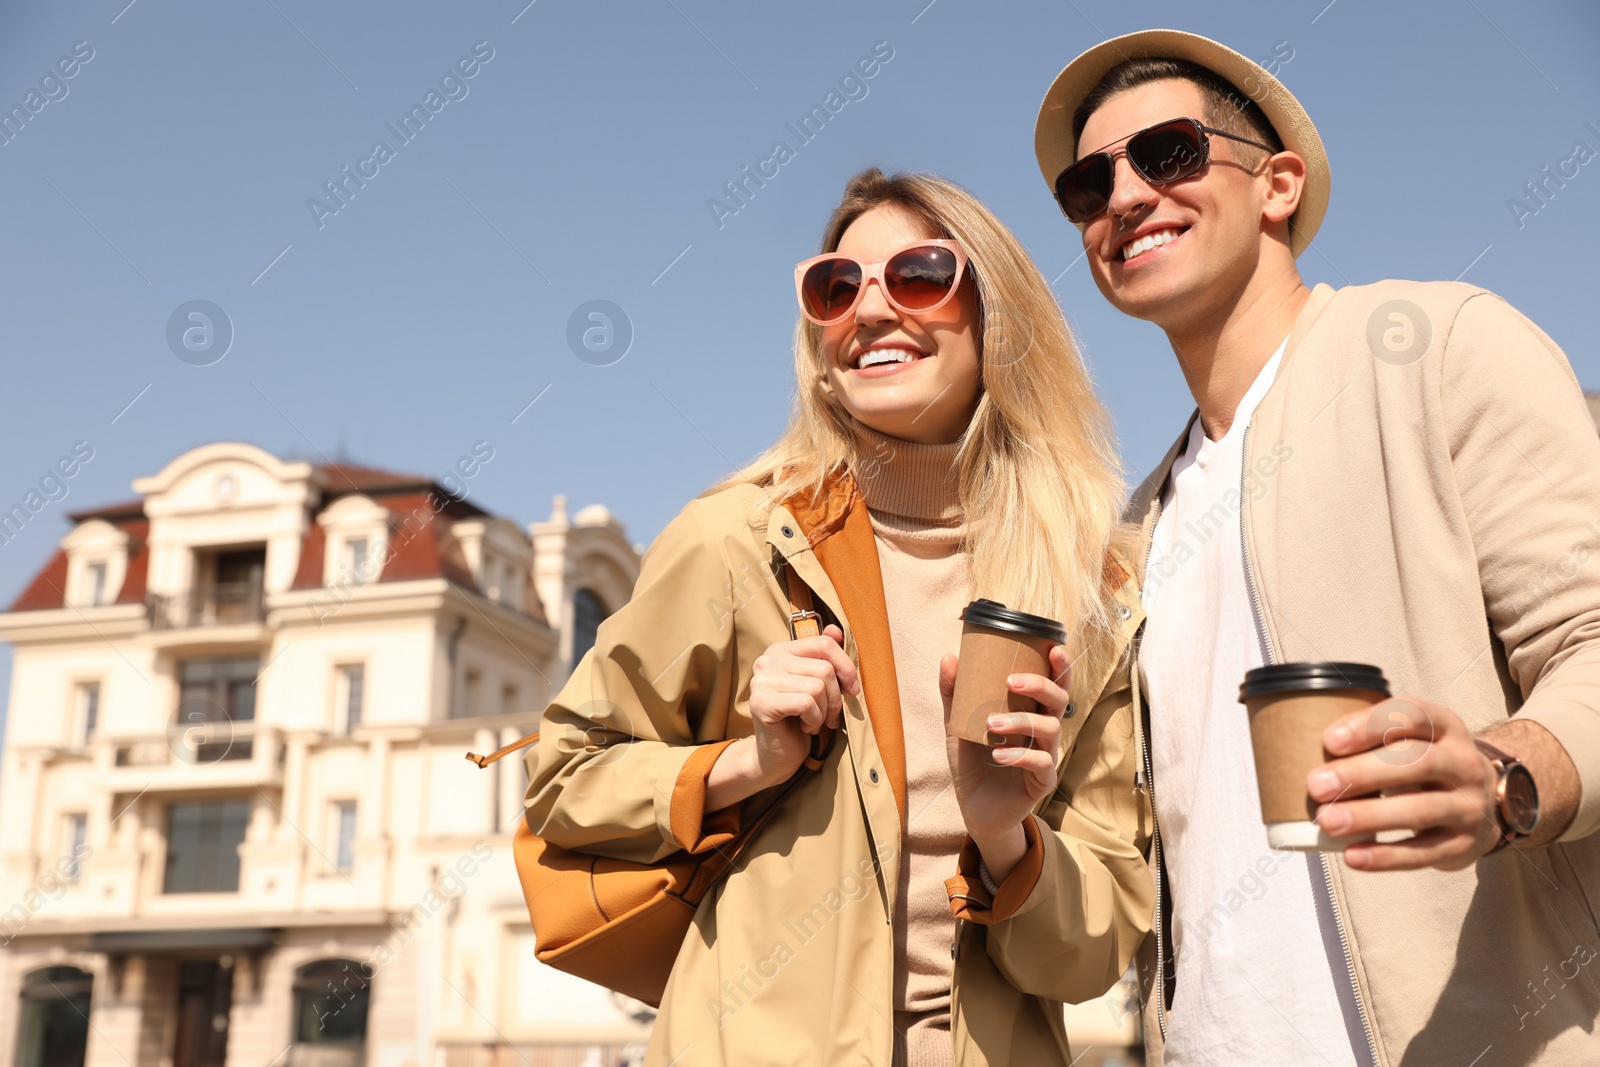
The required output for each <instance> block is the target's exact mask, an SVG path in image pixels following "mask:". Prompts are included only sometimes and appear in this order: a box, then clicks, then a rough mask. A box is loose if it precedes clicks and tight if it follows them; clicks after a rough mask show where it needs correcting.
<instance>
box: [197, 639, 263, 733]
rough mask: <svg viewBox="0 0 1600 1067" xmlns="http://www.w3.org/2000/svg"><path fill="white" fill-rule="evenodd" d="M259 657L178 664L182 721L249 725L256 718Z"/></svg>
mask: <svg viewBox="0 0 1600 1067" xmlns="http://www.w3.org/2000/svg"><path fill="white" fill-rule="evenodd" d="M260 671H261V659H260V657H258V656H227V657H222V658H219V659H191V660H186V661H184V662H183V663H181V664H179V665H178V721H179V722H180V723H184V724H188V723H197V722H222V721H230V722H249V721H250V720H252V719H254V718H255V717H256V675H257V674H259V673H260Z"/></svg>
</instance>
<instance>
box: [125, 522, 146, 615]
mask: <svg viewBox="0 0 1600 1067" xmlns="http://www.w3.org/2000/svg"><path fill="white" fill-rule="evenodd" d="M118 528H119V529H121V530H122V531H123V532H125V533H126V534H127V535H128V570H127V573H126V574H125V575H124V577H123V579H122V591H121V592H120V593H118V594H117V603H118V604H142V603H144V593H145V581H146V579H147V578H148V577H149V574H150V547H149V545H148V544H147V543H146V541H147V539H148V538H149V536H150V521H149V520H148V519H140V520H139V521H137V522H127V523H119V524H118Z"/></svg>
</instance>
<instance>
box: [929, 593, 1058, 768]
mask: <svg viewBox="0 0 1600 1067" xmlns="http://www.w3.org/2000/svg"><path fill="white" fill-rule="evenodd" d="M961 621H962V623H963V624H964V625H963V626H962V627H961V653H960V656H961V666H960V667H959V669H958V670H957V671H956V691H955V695H954V696H953V697H952V698H951V701H950V732H951V733H953V734H955V735H956V736H957V737H964V738H966V739H967V740H968V741H976V742H977V743H979V744H982V745H996V744H999V743H1000V740H1001V739H1000V738H999V737H998V736H996V737H994V738H992V739H991V737H990V734H989V726H988V722H989V716H990V715H995V714H1004V713H1006V712H1034V711H1038V710H1039V705H1038V702H1037V701H1035V700H1033V699H1032V698H1030V697H1025V696H1023V695H1021V694H1020V693H1013V692H1011V690H1010V689H1009V688H1007V686H1006V677H1007V676H1008V675H1012V674H1042V675H1044V676H1045V677H1047V678H1048V677H1049V676H1050V649H1051V647H1052V646H1055V645H1059V644H1062V643H1064V642H1065V641H1066V639H1067V632H1066V630H1065V629H1064V628H1063V627H1062V625H1061V624H1060V623H1059V622H1057V621H1055V620H1054V619H1047V618H1045V617H1044V616H1042V615H1029V614H1028V613H1027V612H1025V611H1013V610H1011V609H1010V608H1008V607H1006V606H1005V605H1004V604H1000V603H997V602H995V601H993V600H983V599H979V600H974V601H973V602H972V603H970V604H968V605H967V606H966V608H965V609H964V610H963V611H962V612H961Z"/></svg>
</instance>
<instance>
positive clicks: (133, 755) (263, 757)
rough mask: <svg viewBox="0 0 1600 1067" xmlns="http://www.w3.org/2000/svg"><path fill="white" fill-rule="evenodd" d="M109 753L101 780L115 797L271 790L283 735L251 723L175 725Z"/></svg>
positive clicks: (279, 775)
mask: <svg viewBox="0 0 1600 1067" xmlns="http://www.w3.org/2000/svg"><path fill="white" fill-rule="evenodd" d="M109 747H110V749H111V752H110V759H109V761H108V762H109V764H110V766H108V767H105V771H106V780H107V782H108V783H109V784H110V785H111V787H112V788H113V789H114V790H117V791H128V792H138V791H140V790H143V789H147V788H153V789H156V790H157V791H163V790H165V791H183V790H189V789H217V788H227V787H252V786H276V785H281V784H282V782H283V755H284V750H283V735H282V734H281V733H280V732H279V731H278V730H277V729H275V728H273V727H270V726H263V725H260V724H258V723H255V722H230V721H227V720H223V721H219V722H205V723H191V724H180V725H175V726H173V727H172V728H171V729H170V730H168V731H167V732H166V733H164V734H146V735H144V736H137V737H119V738H117V739H115V741H114V743H113V744H112V745H111V746H109ZM102 766H104V765H102Z"/></svg>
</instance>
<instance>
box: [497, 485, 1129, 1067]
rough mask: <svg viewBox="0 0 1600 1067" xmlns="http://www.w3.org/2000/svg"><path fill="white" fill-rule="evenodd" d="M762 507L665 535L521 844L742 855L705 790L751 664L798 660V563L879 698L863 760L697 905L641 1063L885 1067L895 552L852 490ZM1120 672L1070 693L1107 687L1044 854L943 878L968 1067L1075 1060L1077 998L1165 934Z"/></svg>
mask: <svg viewBox="0 0 1600 1067" xmlns="http://www.w3.org/2000/svg"><path fill="white" fill-rule="evenodd" d="M763 500H764V496H763V493H762V491H761V490H760V489H758V488H756V487H755V486H741V487H735V488H732V489H728V490H724V491H722V492H719V493H715V494H711V495H708V496H705V497H702V498H700V499H698V500H695V501H693V502H692V503H690V504H689V506H688V507H687V508H685V509H684V511H683V512H682V513H681V514H680V515H679V516H678V517H677V518H676V519H674V520H673V521H672V523H671V524H670V525H669V526H668V527H667V528H666V529H665V530H664V531H663V532H662V534H661V536H660V537H659V538H657V540H656V542H655V544H654V545H653V546H652V547H651V549H650V551H649V553H648V554H647V555H646V556H645V560H644V568H643V571H642V573H641V574H640V577H639V582H638V585H637V587H636V590H635V592H634V596H633V599H632V600H631V601H630V602H629V603H628V604H627V605H626V606H625V607H623V608H622V609H621V610H620V611H618V612H617V613H616V614H615V615H613V616H611V617H610V618H609V619H607V620H606V621H605V622H604V623H603V624H602V625H601V627H600V630H599V636H598V638H597V640H596V643H595V647H594V649H593V650H592V651H591V652H590V653H589V654H588V655H587V656H585V657H584V659H583V661H582V662H581V663H580V664H579V666H578V668H577V670H576V671H575V672H574V673H573V676H572V678H571V680H570V681H569V682H568V683H567V685H566V686H565V688H563V690H562V691H561V693H560V695H559V696H558V697H557V699H556V701H555V702H554V703H553V704H551V705H550V707H549V708H548V709H547V710H546V711H545V713H544V719H543V722H542V724H541V727H542V730H543V737H544V740H543V742H542V743H541V744H539V745H537V746H535V749H534V750H533V753H532V755H531V756H530V757H529V763H528V769H529V776H530V785H529V788H528V801H527V820H528V825H529V827H530V828H531V829H532V830H533V831H534V832H535V833H538V834H542V835H544V836H545V837H546V838H548V839H549V840H550V841H552V842H554V843H555V844H557V845H560V846H562V847H565V848H569V849H579V850H583V851H586V852H591V853H598V854H601V855H607V856H614V857H619V858H624V859H630V860H636V861H650V860H654V859H657V858H660V857H663V856H666V855H668V854H670V853H672V852H673V851H674V850H677V849H680V848H689V849H695V850H702V849H705V848H709V847H715V846H716V845H717V844H719V843H721V842H724V841H726V840H728V837H729V835H730V834H731V833H733V832H734V831H735V830H736V829H737V819H738V817H739V815H740V809H739V808H730V809H727V810H725V811H723V812H719V813H714V814H712V815H710V816H707V815H706V813H705V812H704V803H705V779H706V774H707V772H708V771H709V770H710V767H711V764H712V763H713V762H714V761H715V759H716V757H717V755H719V754H720V753H721V751H722V749H723V748H724V747H726V744H727V743H731V741H730V740H729V739H736V738H739V737H743V736H747V735H749V734H750V733H751V722H750V714H749V683H750V677H751V664H752V661H753V660H754V659H755V658H756V657H757V656H758V655H760V654H761V653H762V652H763V651H764V650H765V649H766V648H767V647H768V646H770V645H772V644H774V643H777V642H781V641H787V640H789V634H788V628H787V612H788V607H787V599H786V597H785V594H784V590H783V588H782V587H781V586H780V585H779V583H778V580H777V578H775V576H774V573H773V571H774V561H775V560H787V561H788V563H789V565H790V566H792V567H794V568H795V572H796V573H797V574H798V575H799V577H800V578H801V579H802V580H803V581H804V582H805V584H806V585H807V586H809V587H810V589H811V590H812V592H813V595H814V597H815V598H816V602H817V604H818V606H819V610H821V611H823V612H824V614H825V615H830V616H832V617H833V618H834V619H836V620H837V621H838V622H839V623H840V625H841V626H842V628H843V630H844V636H845V650H846V652H847V653H848V654H849V655H850V656H851V657H852V659H854V660H855V662H856V663H857V664H858V665H859V667H860V669H861V676H862V685H863V690H864V692H863V697H862V698H861V699H856V698H852V697H849V696H846V697H845V716H844V738H843V740H844V741H845V742H846V743H845V744H838V743H835V744H834V745H833V747H832V750H831V752H830V754H829V757H828V759H827V761H826V762H825V764H824V766H823V768H822V770H821V771H820V772H818V773H817V774H816V775H814V776H813V777H811V778H810V779H809V780H807V781H806V782H805V783H804V784H803V785H802V786H801V787H800V788H799V789H798V790H797V791H796V792H795V794H794V795H792V796H791V797H790V798H789V799H788V800H787V801H786V802H785V804H784V805H783V807H782V808H781V809H780V810H779V811H778V813H777V814H776V815H775V816H774V817H773V820H772V822H771V823H770V824H769V825H768V826H767V827H766V828H764V829H763V830H762V832H761V835H760V836H759V837H758V838H757V839H756V841H755V842H754V843H753V845H752V846H751V848H750V850H749V852H747V856H748V861H747V862H746V863H745V864H744V866H743V868H742V869H741V870H736V871H734V872H733V873H731V874H730V875H729V876H728V877H727V878H726V879H725V880H724V881H723V882H722V883H720V884H719V885H718V886H717V888H716V889H715V890H714V891H713V892H712V893H711V894H710V895H708V896H707V898H706V900H705V901H704V902H703V903H702V905H701V907H700V910H699V912H698V914H697V915H696V917H695V922H694V925H693V926H692V927H691V928H690V932H689V935H688V937H687V939H686V940H685V941H684V944H683V947H682V949H681V951H680V952H679V954H678V959H677V963H676V965H675V967H674V969H673V972H672V975H671V978H670V979H669V981H668V985H667V990H666V994H665V997H664V998H663V1000H662V1004H661V1012H660V1015H659V1017H658V1018H657V1020H656V1023H655V1028H654V1030H653V1032H652V1034H651V1040H650V1048H649V1053H648V1056H647V1058H646V1062H647V1063H649V1064H652V1065H657V1067H660V1065H665V1064H668V1063H674V1064H680V1065H685V1067H686V1065H689V1064H695V1065H700V1064H728V1065H737V1067H746V1065H750V1064H765V1063H793V1064H829V1065H832V1064H868V1065H881V1067H888V1065H889V1064H890V1062H891V1054H892V1044H893V1033H892V1030H891V1022H890V1020H891V1017H892V1011H893V1001H892V996H893V979H894V975H893V967H894V932H893V925H892V923H893V917H894V899H893V895H894V893H895V891H896V887H897V884H898V881H897V871H898V867H897V865H898V864H899V862H900V842H901V832H902V827H903V826H904V822H905V752H904V740H903V737H902V734H901V728H900V718H899V716H900V708H899V695H898V690H897V687H896V683H895V674H894V658H893V652H892V650H891V648H890V644H889V630H888V623H887V620H886V616H885V610H884V599H883V589H882V581H881V577H880V574H879V570H878V562H877V560H878V557H877V545H876V543H875V541H874V539H873V534H872V528H871V525H870V521H869V519H868V516H867V511H866V507H865V505H864V504H863V503H862V502H861V500H860V497H859V495H858V494H857V493H856V492H855V490H854V486H853V483H852V482H851V481H850V480H849V479H843V480H841V481H839V482H836V483H835V484H834V485H833V486H832V487H831V489H830V492H829V493H828V495H827V498H826V499H825V500H824V501H822V502H821V503H820V504H819V505H818V506H817V507H815V508H807V507H800V506H794V507H783V506H778V507H772V506H770V505H765V504H763ZM1107 574H1108V586H1109V587H1111V588H1114V589H1115V597H1116V601H1115V602H1116V604H1117V605H1118V614H1119V615H1120V616H1121V617H1122V618H1123V619H1124V620H1126V621H1127V623H1128V626H1127V629H1126V630H1125V631H1124V632H1123V634H1122V637H1121V640H1122V641H1123V642H1124V643H1125V642H1126V641H1127V639H1128V638H1131V636H1132V618H1133V606H1134V605H1135V604H1136V601H1137V595H1136V592H1135V589H1134V587H1133V584H1132V582H1131V581H1130V580H1129V579H1128V574H1127V572H1126V571H1125V570H1124V569H1122V568H1120V567H1118V566H1117V565H1115V564H1111V563H1108V567H1107ZM1118 658H1119V659H1120V660H1121V664H1120V665H1121V667H1122V672H1121V675H1120V677H1121V679H1122V682H1121V684H1108V680H1107V678H1105V677H1102V678H1088V677H1085V678H1081V679H1075V680H1074V684H1073V692H1074V696H1075V697H1076V696H1077V695H1078V694H1095V693H1100V692H1101V691H1102V690H1111V691H1112V693H1111V695H1109V696H1107V697H1105V698H1104V699H1101V700H1099V701H1098V702H1094V701H1084V700H1081V699H1078V700H1077V703H1076V706H1077V709H1078V710H1077V711H1076V713H1075V714H1074V715H1072V716H1070V717H1069V718H1067V719H1066V720H1065V734H1064V737H1063V746H1062V751H1063V756H1062V763H1061V789H1060V790H1059V791H1058V792H1057V793H1056V794H1054V795H1053V796H1052V797H1050V798H1047V800H1046V801H1044V802H1043V803H1041V805H1040V807H1039V809H1038V810H1037V813H1036V815H1035V816H1034V817H1033V818H1031V819H1030V820H1029V821H1028V822H1027V823H1026V824H1025V826H1024V829H1025V830H1026V832H1027V835H1028V839H1029V848H1028V852H1027V854H1026V856H1025V857H1024V859H1023V861H1022V862H1021V863H1020V864H1019V865H1018V867H1017V869H1016V870H1015V871H1014V872H1013V873H1012V874H1011V875H1009V876H1008V877H1007V878H1006V880H1005V882H1004V883H1002V884H1001V885H1000V887H999V889H1000V892H999V894H998V895H997V897H996V898H995V899H993V900H991V899H990V897H989V895H988V894H987V893H986V892H985V890H984V888H983V885H982V883H981V881H980V880H979V878H978V876H977V873H976V871H977V854H976V850H975V849H974V848H973V847H972V845H971V842H970V841H969V842H968V846H967V848H966V850H965V851H964V853H963V854H962V856H961V859H960V869H959V870H952V871H951V872H950V873H951V876H952V877H951V879H950V882H949V883H948V888H949V892H950V893H951V899H952V904H951V907H952V909H953V911H954V912H955V915H956V916H957V920H958V921H957V924H956V929H957V936H956V944H954V945H952V946H951V951H952V955H953V957H954V964H953V972H954V977H953V990H952V1006H951V1017H952V1022H951V1029H952V1037H953V1043H954V1050H953V1057H954V1062H955V1063H956V1064H958V1065H971V1067H976V1065H980V1064H1028V1065H1034V1064H1041V1065H1043V1064H1062V1065H1065V1064H1068V1063H1070V1062H1071V1060H1072V1055H1071V1053H1070V1052H1069V1050H1068V1047H1067V1037H1066V1034H1065V1032H1064V1029H1063V1024H1062V1012H1061V1007H1060V1002H1062V1001H1081V1000H1086V999H1089V998H1092V997H1095V996H1097V995H1099V994H1100V993H1102V992H1104V991H1105V990H1106V989H1108V988H1110V986H1111V985H1112V984H1113V983H1114V982H1115V981H1116V980H1117V978H1118V976H1119V975H1120V974H1121V973H1122V972H1123V970H1124V969H1125V968H1126V967H1127V965H1128V963H1129V962H1130V960H1131V959H1132V956H1133V953H1134V950H1135V948H1136V947H1137V945H1138V944H1139V943H1140V941H1141V940H1142V939H1143V937H1144V935H1145V933H1146V932H1147V931H1148V930H1149V921H1150V915H1151V912H1152V909H1153V905H1154V886H1153V883H1152V879H1151V876H1150V873H1149V870H1148V867H1147V865H1146V864H1145V862H1144V859H1143V856H1142V852H1143V848H1144V845H1145V839H1144V837H1143V836H1142V834H1143V832H1144V831H1147V830H1148V825H1141V819H1142V818H1143V817H1144V808H1143V805H1142V804H1141V802H1140V799H1139V796H1138V794H1137V793H1136V792H1135V785H1134V782H1135V776H1136V770H1137V766H1138V754H1139V745H1138V742H1137V740H1136V738H1135V732H1134V729H1135V723H1134V717H1133V714H1132V706H1131V702H1130V691H1129V685H1128V675H1127V671H1126V667H1127V659H1126V656H1125V655H1119V657H1118ZM1086 673H1087V672H1086ZM1105 673H1107V674H1110V673H1111V670H1110V668H1107V669H1106V672H1105ZM765 798H766V794H758V795H757V796H756V797H753V798H751V799H750V800H749V801H746V803H745V805H744V810H745V811H753V810H757V809H756V808H755V807H754V806H755V805H759V804H761V803H762V802H763V801H764V800H765Z"/></svg>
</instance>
